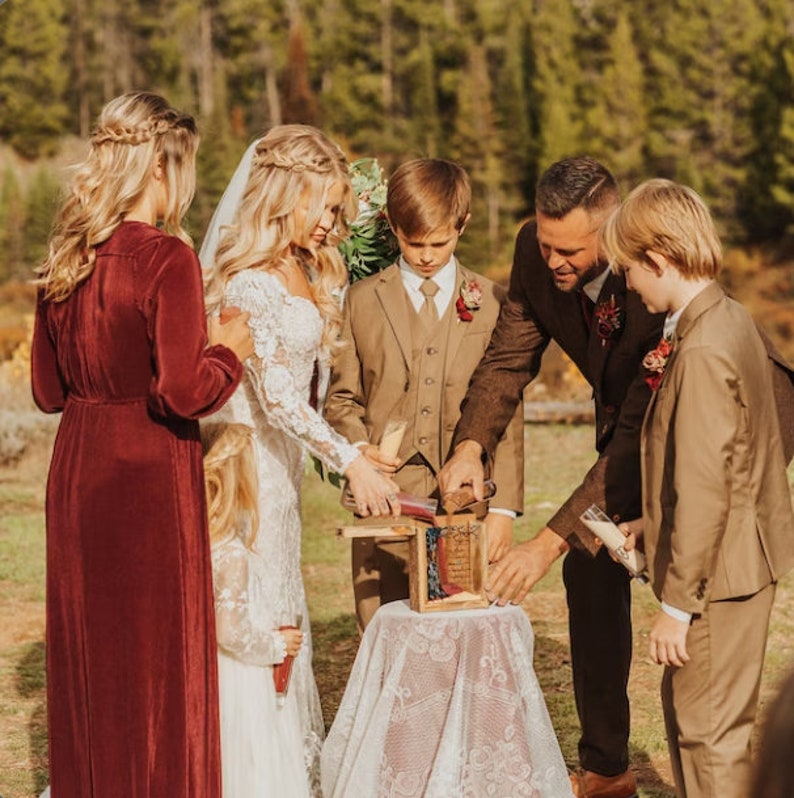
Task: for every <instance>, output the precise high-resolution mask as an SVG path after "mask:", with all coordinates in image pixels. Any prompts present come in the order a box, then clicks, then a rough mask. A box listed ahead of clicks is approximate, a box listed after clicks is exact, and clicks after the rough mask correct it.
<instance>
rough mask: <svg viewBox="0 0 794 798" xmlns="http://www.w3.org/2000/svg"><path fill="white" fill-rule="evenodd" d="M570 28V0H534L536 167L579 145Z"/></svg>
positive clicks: (579, 123) (572, 20)
mask: <svg viewBox="0 0 794 798" xmlns="http://www.w3.org/2000/svg"><path fill="white" fill-rule="evenodd" d="M575 33H576V19H575V16H574V12H573V8H572V4H571V2H570V0H562V2H559V1H558V0H535V13H534V15H533V18H532V52H533V53H534V56H535V73H534V76H533V90H534V96H535V101H536V103H537V106H536V108H535V130H536V132H537V136H538V143H539V153H538V170H539V171H543V170H544V169H546V168H547V167H548V166H549V165H550V164H551V163H553V162H554V161H557V160H559V159H561V158H564V157H567V156H571V155H577V154H578V153H579V150H580V146H581V141H582V132H581V131H582V116H581V107H580V79H579V75H580V70H579V65H578V63H577V57H576V51H575V48H574V37H575Z"/></svg>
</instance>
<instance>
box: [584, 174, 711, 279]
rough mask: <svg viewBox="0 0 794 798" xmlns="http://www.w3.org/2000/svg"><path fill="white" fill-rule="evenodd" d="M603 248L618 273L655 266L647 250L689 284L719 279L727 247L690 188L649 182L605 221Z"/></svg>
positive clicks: (657, 181) (633, 192) (668, 182)
mask: <svg viewBox="0 0 794 798" xmlns="http://www.w3.org/2000/svg"><path fill="white" fill-rule="evenodd" d="M600 243H601V248H602V250H603V253H604V255H605V256H606V258H607V259H608V260H609V262H610V265H611V267H612V269H613V271H616V272H620V271H621V269H622V268H623V266H625V265H626V264H628V263H637V262H642V263H646V264H650V263H651V261H650V260H649V258H648V256H647V254H646V253H647V252H648V250H651V251H653V252H658V253H659V254H660V255H664V256H665V257H666V258H667V259H668V260H669V261H671V262H672V263H673V264H674V265H675V267H676V269H678V271H679V272H680V273H681V274H682V275H683V276H684V277H685V278H687V279H699V278H709V277H714V276H715V275H716V274H717V272H718V271H719V270H720V268H721V266H722V245H721V244H720V239H719V236H718V235H717V230H716V228H715V226H714V221H713V219H712V218H711V214H710V213H709V209H708V208H707V207H706V204H705V203H704V202H703V200H702V199H701V198H700V196H699V195H698V194H697V193H696V192H695V191H693V190H692V189H691V188H689V187H688V186H683V185H681V184H679V183H674V182H673V181H672V180H663V179H661V178H656V179H654V180H646V181H645V182H644V183H641V184H640V185H639V186H637V188H635V189H634V190H633V191H632V192H631V193H630V194H629V196H628V197H626V199H625V201H624V202H623V204H622V205H621V206H620V207H619V208H617V209H616V210H615V211H614V212H613V213H612V214H611V215H610V216H609V218H608V219H607V220H606V222H605V223H604V225H603V226H602V228H601V231H600Z"/></svg>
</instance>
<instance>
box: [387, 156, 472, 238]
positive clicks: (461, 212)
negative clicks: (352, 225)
mask: <svg viewBox="0 0 794 798" xmlns="http://www.w3.org/2000/svg"><path fill="white" fill-rule="evenodd" d="M470 207H471V181H470V180H469V176H468V175H467V174H466V171H465V170H464V169H463V168H462V167H461V166H458V164H456V163H453V162H452V161H445V160H442V159H441V158H418V159H416V160H413V161H406V162H405V163H404V164H401V165H400V166H398V167H397V169H395V171H394V174H392V176H391V177H390V178H389V185H388V189H387V192H386V213H387V215H388V217H389V223H390V224H391V226H392V229H393V230H395V231H397V230H399V231H400V232H401V233H402V234H403V235H405V236H423V235H427V234H428V233H430V232H432V231H433V230H436V229H438V228H439V227H444V226H445V225H448V224H452V226H453V227H454V228H455V229H456V230H462V229H463V227H464V225H465V224H466V220H467V219H468V218H469V209H470Z"/></svg>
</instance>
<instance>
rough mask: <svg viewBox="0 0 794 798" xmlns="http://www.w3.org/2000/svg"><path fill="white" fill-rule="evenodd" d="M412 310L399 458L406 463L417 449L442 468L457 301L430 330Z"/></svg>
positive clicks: (449, 305) (432, 464)
mask: <svg viewBox="0 0 794 798" xmlns="http://www.w3.org/2000/svg"><path fill="white" fill-rule="evenodd" d="M407 305H408V307H409V308H410V310H411V313H410V320H411V354H412V363H411V376H410V382H409V386H408V392H407V393H406V395H405V397H404V399H403V405H402V416H403V418H405V419H407V421H408V427H407V429H406V431H405V437H404V438H403V443H402V446H401V447H400V453H399V457H400V459H401V460H402V461H403V462H405V461H406V460H408V459H410V458H411V457H412V456H413V455H414V454H416V453H417V452H418V453H419V454H421V455H422V457H424V458H425V460H427V462H428V463H429V464H430V466H431V467H432V468H433V471H434V472H437V471H439V470H440V468H441V458H442V456H443V455H442V452H441V451H440V449H441V445H440V444H441V419H440V418H439V414H440V413H441V407H442V401H441V400H442V393H443V391H444V364H445V362H446V353H447V342H448V339H449V327H450V319H451V318H452V316H453V315H454V314H453V313H452V308H453V307H454V302H450V303H449V304H448V305H447V309H446V311H445V313H444V315H443V316H442V317H441V319H439V321H438V323H437V324H436V325H435V327H434V328H433V329H429V330H428V329H427V328H426V327H425V326H424V325H423V324H422V322H421V320H420V318H419V314H418V313H416V311H414V310H413V305H412V304H411V302H410V300H407Z"/></svg>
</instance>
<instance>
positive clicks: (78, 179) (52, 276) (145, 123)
mask: <svg viewBox="0 0 794 798" xmlns="http://www.w3.org/2000/svg"><path fill="white" fill-rule="evenodd" d="M198 143H199V136H198V130H197V128H196V123H195V121H194V119H193V117H192V116H189V115H188V114H183V113H181V112H180V111H177V110H175V109H173V108H171V107H170V106H169V105H168V103H167V102H166V101H165V100H164V99H163V98H162V97H160V96H159V95H157V94H151V93H149V92H130V93H128V94H123V95H122V96H120V97H116V98H115V99H114V100H111V101H110V102H109V103H108V104H107V105H106V106H105V107H104V108H103V110H102V112H101V114H100V115H99V119H98V120H97V125H96V128H95V130H94V132H93V133H92V135H91V139H90V144H91V147H90V150H89V153H88V157H87V158H86V160H85V161H84V162H83V163H82V164H79V165H78V166H77V167H75V170H74V176H73V179H72V182H71V186H70V188H69V189H68V192H67V196H66V199H65V200H64V202H63V205H62V206H61V208H60V210H59V212H58V214H57V216H56V219H55V225H54V231H53V234H52V236H51V238H50V244H49V253H48V255H47V258H46V260H45V261H44V263H43V264H42V265H41V266H40V267H39V268H38V269H36V275H37V276H36V279H35V280H34V284H35V285H37V286H39V287H40V288H42V289H43V290H44V294H45V296H46V298H47V299H50V300H52V301H54V302H61V301H63V300H64V299H67V298H68V297H69V296H70V295H71V294H72V292H73V291H74V290H75V288H76V287H77V286H78V285H80V283H82V282H83V281H84V280H86V279H87V278H88V277H89V275H90V274H91V273H92V272H93V270H94V266H95V264H96V249H97V247H98V246H99V245H100V244H102V243H104V242H105V241H107V240H108V239H109V238H110V237H111V235H113V233H114V231H115V230H116V228H117V227H118V226H119V225H120V224H121V222H122V221H123V220H124V216H125V215H126V214H127V213H128V212H129V211H130V210H131V209H132V208H134V207H135V205H136V204H137V203H138V202H139V200H140V199H141V197H142V195H143V194H144V192H145V191H146V189H147V188H148V186H149V183H150V181H151V180H152V175H153V172H154V167H155V166H156V165H158V164H159V165H160V166H161V168H162V169H163V173H164V175H165V185H166V186H167V194H168V199H167V207H166V211H165V214H164V217H163V220H162V221H163V227H164V229H165V230H166V232H168V233H170V234H172V235H174V236H177V237H178V238H180V239H182V240H183V241H185V242H186V243H187V244H192V241H191V239H190V236H189V235H188V234H187V232H186V231H185V230H184V229H183V228H182V219H183V218H184V215H185V213H186V212H187V209H188V207H189V206H190V203H191V202H192V200H193V194H194V192H195V189H196V170H195V160H196V150H197V149H198Z"/></svg>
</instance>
